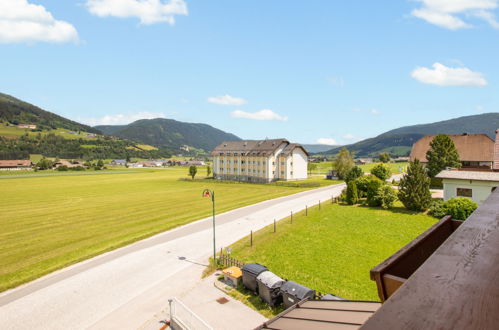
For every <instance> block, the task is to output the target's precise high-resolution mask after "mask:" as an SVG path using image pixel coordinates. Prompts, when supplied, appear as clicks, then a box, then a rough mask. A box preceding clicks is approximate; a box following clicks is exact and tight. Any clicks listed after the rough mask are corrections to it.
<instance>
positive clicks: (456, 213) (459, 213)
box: [444, 197, 478, 220]
mask: <svg viewBox="0 0 499 330" xmlns="http://www.w3.org/2000/svg"><path fill="white" fill-rule="evenodd" d="M477 207H478V204H477V203H475V202H474V201H472V200H471V199H468V198H464V197H456V198H452V199H449V200H448V201H447V202H445V203H444V208H445V211H446V213H447V214H448V215H450V216H452V219H456V220H466V219H467V218H468V217H469V216H470V215H471V213H473V211H475V210H476V209H477Z"/></svg>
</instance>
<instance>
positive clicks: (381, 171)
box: [371, 164, 392, 181]
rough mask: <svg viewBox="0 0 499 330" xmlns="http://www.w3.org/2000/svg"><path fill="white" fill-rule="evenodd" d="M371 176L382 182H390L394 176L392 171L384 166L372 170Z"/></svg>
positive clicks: (377, 166) (379, 165)
mask: <svg viewBox="0 0 499 330" xmlns="http://www.w3.org/2000/svg"><path fill="white" fill-rule="evenodd" d="M371 174H372V175H374V176H376V177H377V178H378V179H380V180H383V181H385V180H388V179H389V178H390V176H391V175H392V172H391V171H390V169H389V168H388V167H387V166H386V165H384V164H378V165H376V166H374V167H373V168H372V169H371Z"/></svg>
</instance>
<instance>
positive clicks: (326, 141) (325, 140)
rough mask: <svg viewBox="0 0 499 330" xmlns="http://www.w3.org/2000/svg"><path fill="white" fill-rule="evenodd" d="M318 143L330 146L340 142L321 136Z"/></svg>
mask: <svg viewBox="0 0 499 330" xmlns="http://www.w3.org/2000/svg"><path fill="white" fill-rule="evenodd" d="M316 143H318V144H325V145H328V146H334V145H337V144H338V143H336V140H335V139H331V138H319V139H317V141H316Z"/></svg>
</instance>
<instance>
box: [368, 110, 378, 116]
mask: <svg viewBox="0 0 499 330" xmlns="http://www.w3.org/2000/svg"><path fill="white" fill-rule="evenodd" d="M369 112H370V113H371V114H373V115H379V111H378V110H377V109H371V110H369Z"/></svg>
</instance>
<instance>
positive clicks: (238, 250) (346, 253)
mask: <svg viewBox="0 0 499 330" xmlns="http://www.w3.org/2000/svg"><path fill="white" fill-rule="evenodd" d="M436 221H437V220H436V219H435V218H432V217H430V216H426V215H423V214H416V213H411V212H407V211H404V210H403V209H402V208H401V207H400V208H396V209H394V210H391V211H390V210H383V209H378V208H369V207H364V206H346V205H338V204H328V205H323V206H322V209H321V210H320V211H319V210H318V208H317V207H314V208H313V209H312V210H309V215H308V216H305V215H304V214H303V213H301V214H300V215H297V216H295V217H294V218H293V223H292V224H291V223H290V220H289V218H287V219H283V220H281V221H280V222H279V223H278V225H277V233H273V225H272V226H269V227H267V228H264V229H262V230H260V231H259V232H257V233H254V234H253V247H250V246H249V239H248V238H244V239H242V240H241V241H239V242H237V243H235V244H234V245H233V246H232V256H233V257H235V258H237V259H240V260H242V261H244V262H257V263H260V264H263V265H265V266H267V267H268V268H269V269H270V270H271V271H272V272H274V273H276V274H277V275H279V276H281V277H283V278H286V279H288V280H292V281H295V282H298V283H301V284H303V285H305V286H308V287H310V288H313V289H315V290H317V291H319V292H322V293H333V294H336V295H338V296H341V297H344V298H347V299H356V300H376V301H377V300H379V298H378V295H377V289H376V284H375V283H374V282H373V281H371V280H370V278H369V271H370V270H371V268H373V267H374V266H376V265H377V264H379V263H380V262H382V261H383V260H384V259H386V258H387V257H389V256H390V255H392V254H393V253H394V252H395V251H397V250H398V249H400V248H401V247H403V246H404V245H405V244H407V243H408V242H410V241H411V240H412V239H414V238H415V237H416V236H418V235H419V234H421V233H422V232H423V231H425V230H426V229H428V228H429V227H430V226H431V225H433V224H434V223H435V222H436Z"/></svg>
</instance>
